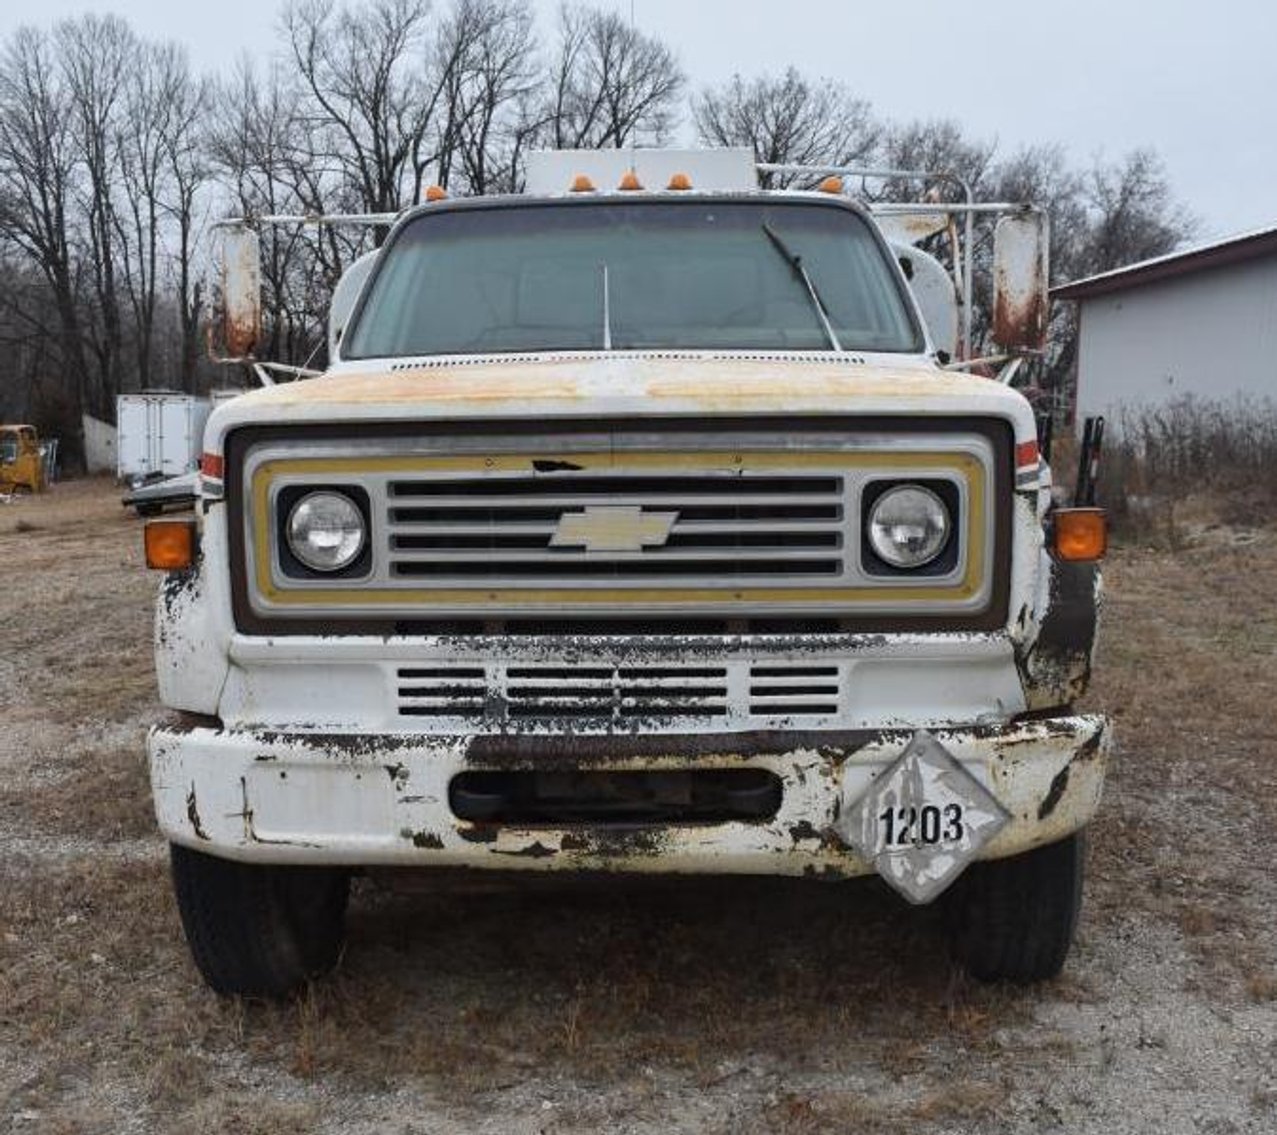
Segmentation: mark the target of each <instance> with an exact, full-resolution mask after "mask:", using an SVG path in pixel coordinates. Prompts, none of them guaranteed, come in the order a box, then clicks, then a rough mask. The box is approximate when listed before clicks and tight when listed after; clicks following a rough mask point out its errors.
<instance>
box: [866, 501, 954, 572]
mask: <svg viewBox="0 0 1277 1135" xmlns="http://www.w3.org/2000/svg"><path fill="white" fill-rule="evenodd" d="M869 490H870V491H867V492H866V494H865V497H864V499H863V501H862V513H861V514H862V544H863V548H864V552H865V559H866V568H867V570H868V571H869V572H870V573H871V574H878V575H914V574H926V575H932V574H937V573H943V572H945V571H947V570H949V568H950V567H952V566H953V565H952V563H951V562H950V561H952V560H953V559H954V557H955V555H956V549H957V543H958V540H957V534H958V531H959V524H958V519H959V518H958V499H957V494H956V493H955V491H954V486H953V485H952V483H951V482H948V481H933V480H925V481H923V480H908V481H890V482H878V483H877V484H876V485H871V486H869ZM911 505H912V507H913V508H914V509H918V508H921V509H922V510H924V511H925V512H926V513H927V515H926V516H925V517H923V518H922V519H923V520H924V523H925V527H926V529H927V534H926V539H925V541H924V542H923V543H922V544H921V545H920V546H919V547H918V548H915V549H913V550H908V549H905V548H904V547H902V545H901V543H900V542H899V541H893V540H892V539H891V537H890V535H889V534H888V533H887V530H886V528H887V526H886V525H882V524H880V521H882V520H883V519H884V518H883V513H884V512H886V511H887V510H890V509H892V508H893V507H894V508H895V509H896V510H897V514H898V515H899V513H901V512H904V513H905V514H907V513H908V512H909V509H910V506H911Z"/></svg>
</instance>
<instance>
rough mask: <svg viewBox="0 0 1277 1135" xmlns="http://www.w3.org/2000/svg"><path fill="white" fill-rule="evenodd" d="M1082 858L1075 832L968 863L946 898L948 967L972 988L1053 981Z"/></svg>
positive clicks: (1071, 927)
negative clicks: (956, 967) (974, 982)
mask: <svg viewBox="0 0 1277 1135" xmlns="http://www.w3.org/2000/svg"><path fill="white" fill-rule="evenodd" d="M1085 854H1086V837H1085V834H1084V832H1080V831H1079V832H1075V833H1073V835H1071V836H1068V837H1067V838H1066V839H1062V840H1060V841H1059V842H1058V843H1052V844H1047V845H1046V846H1045V847H1038V848H1035V849H1034V850H1032V851H1028V852H1025V853H1024V854H1022V855H1014V856H1011V857H1010V858H1009V859H995V860H990V861H988V862H985V863H976V864H974V865H973V866H972V867H971V868H970V869H969V870H968V871H967V872H966V874H965V875H964V876H963V877H962V878H961V879H960V880H959V881H958V883H957V884H956V885H955V886H954V888H953V890H952V891H951V892H950V894H949V895H948V896H947V898H946V908H947V909H946V915H947V922H948V933H949V949H950V953H951V954H952V955H953V958H954V960H955V961H956V962H958V963H959V964H960V965H961V966H962V967H963V968H964V969H966V970H967V972H968V973H970V974H971V976H972V977H974V978H976V979H978V980H980V981H1008V982H1013V983H1016V984H1020V985H1027V984H1030V983H1032V982H1035V981H1045V980H1046V979H1047V978H1051V977H1055V976H1056V975H1057V974H1058V973H1059V972H1060V970H1061V969H1062V968H1063V966H1064V959H1065V958H1066V957H1067V956H1068V952H1069V947H1070V946H1071V945H1072V943H1073V934H1074V931H1075V929H1076V928H1077V918H1078V912H1079V911H1080V909H1081V906H1082V878H1083V874H1084V866H1083V863H1084V859H1085Z"/></svg>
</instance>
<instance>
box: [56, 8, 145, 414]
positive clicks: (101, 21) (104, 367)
mask: <svg viewBox="0 0 1277 1135" xmlns="http://www.w3.org/2000/svg"><path fill="white" fill-rule="evenodd" d="M54 38H55V40H56V43H57V48H58V62H59V64H60V68H61V71H62V74H63V76H64V78H65V85H66V88H67V91H68V94H69V97H70V99H71V107H72V113H73V115H74V122H75V137H76V141H77V143H78V147H79V155H78V156H79V161H80V164H81V166H82V168H83V171H84V179H83V199H82V201H81V211H82V214H83V217H84V222H85V224H84V230H85V236H86V247H85V249H84V253H83V256H82V258H81V265H82V267H83V269H84V270H86V271H87V272H88V273H89V276H90V278H91V279H92V281H93V299H94V307H95V315H96V318H95V319H94V320H93V321H92V323H91V324H89V327H90V336H89V349H90V352H91V353H92V355H93V357H94V361H95V364H96V389H95V391H94V395H93V397H92V398H91V399H90V400H89V401H90V405H91V406H92V408H93V412H94V413H95V414H97V416H99V417H103V418H107V419H108V420H109V419H110V418H112V417H113V416H114V403H115V396H116V395H117V394H118V393H119V391H120V389H121V387H122V382H123V351H124V319H123V312H122V305H121V301H120V297H121V288H120V286H119V276H120V267H121V265H120V260H121V257H122V256H127V255H128V249H127V246H123V245H122V242H121V239H120V232H121V230H120V226H119V218H118V215H117V209H118V205H119V202H118V197H119V194H120V153H119V138H120V123H119V115H120V112H121V103H122V101H123V98H124V93H125V87H126V83H127V81H128V79H129V77H130V75H131V74H132V73H133V71H134V70H135V68H136V67H137V58H138V41H137V38H136V37H135V36H134V34H133V32H132V30H131V29H130V28H129V26H128V24H126V23H125V22H124V21H123V20H122V19H120V18H119V17H118V16H102V17H99V16H94V15H84V16H80V17H77V18H76V19H72V20H64V21H63V22H62V23H60V24H58V25H57V27H56V28H55V30H54Z"/></svg>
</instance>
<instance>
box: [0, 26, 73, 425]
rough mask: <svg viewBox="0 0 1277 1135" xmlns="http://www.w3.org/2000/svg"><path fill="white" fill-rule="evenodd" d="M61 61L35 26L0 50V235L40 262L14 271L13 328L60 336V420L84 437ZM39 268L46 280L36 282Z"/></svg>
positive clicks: (69, 138)
mask: <svg viewBox="0 0 1277 1135" xmlns="http://www.w3.org/2000/svg"><path fill="white" fill-rule="evenodd" d="M56 60H57V55H56V49H55V45H54V44H53V41H52V39H51V37H50V36H49V35H48V34H46V33H44V32H41V31H37V30H36V29H34V28H29V27H23V28H19V29H18V30H17V32H15V33H14V35H13V37H12V38H11V39H10V41H9V42H8V44H7V45H6V47H5V50H4V54H3V57H2V58H0V238H2V239H3V240H4V242H5V244H6V246H7V248H8V249H12V250H13V252H14V254H15V255H16V257H17V258H19V263H24V264H28V265H31V266H32V267H33V269H34V271H33V272H31V273H28V272H19V273H14V274H13V275H10V274H9V273H6V278H7V280H8V281H9V284H10V290H9V292H8V294H7V296H6V301H7V302H6V310H7V313H8V316H9V320H10V322H11V324H15V325H16V328H15V332H14V334H15V335H17V336H21V337H22V338H24V339H27V340H28V341H29V340H30V338H32V337H34V338H38V339H40V340H42V341H43V342H44V343H46V344H50V345H52V350H51V351H49V352H46V353H48V354H51V355H52V357H53V358H54V359H55V360H56V365H57V367H58V368H59V371H60V379H61V381H60V386H61V388H62V390H63V391H64V392H65V393H66V399H65V400H66V402H67V406H66V420H64V421H63V422H62V423H61V425H62V428H63V431H64V432H65V433H67V434H68V436H69V438H70V439H72V440H77V441H78V439H79V438H80V436H81V432H80V431H81V427H80V415H81V413H82V412H83V411H84V410H85V409H86V408H89V406H88V396H89V391H88V389H87V382H86V376H87V367H86V365H85V355H84V341H83V329H82V326H81V322H82V314H81V307H80V287H79V271H78V264H77V261H76V257H75V250H74V247H73V235H72V231H71V226H72V214H73V212H74V210H75V207H76V193H77V175H78V166H77V147H76V143H75V119H74V113H73V108H72V104H71V99H70V96H69V94H68V92H67V90H66V87H65V85H64V83H63V81H62V77H61V70H60V68H59V67H58V66H57V62H56ZM37 274H38V278H39V279H40V280H41V281H42V282H43V284H44V288H42V289H41V288H37V287H35V286H34V283H35V277H36V275H37ZM15 276H16V277H17V280H15ZM15 284H16V286H15ZM77 447H78V446H77Z"/></svg>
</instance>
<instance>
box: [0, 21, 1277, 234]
mask: <svg viewBox="0 0 1277 1135" xmlns="http://www.w3.org/2000/svg"><path fill="white" fill-rule="evenodd" d="M607 2H608V0H604V3H607ZM535 3H536V6H537V8H538V9H539V11H540V12H541V13H542V27H543V29H544V30H546V31H548V30H549V29H550V27H551V18H552V15H553V13H554V11H555V10H556V9H557V7H558V3H557V0H535ZM610 6H612V7H615V8H616V9H617V10H619V11H621V12H623V13H625V14H627V15H628V13H629V10H630V0H611V3H610ZM634 9H635V16H636V21H637V23H638V25H639V26H640V27H641V28H642V29H643V30H644V31H648V32H651V33H653V34H656V35H658V36H660V37H661V38H662V39H663V40H665V41H666V42H667V43H669V44H670V45H672V46H673V47H674V48H675V50H676V51H677V52H678V54H679V57H680V60H681V62H682V64H683V67H684V69H685V70H686V71H687V73H688V76H689V78H690V79H691V82H692V84H693V86H694V87H699V86H701V85H702V84H704V83H717V82H721V81H722V80H724V79H726V78H728V77H729V76H730V75H731V74H732V73H733V72H734V71H739V72H741V73H742V74H745V75H752V74H755V73H757V72H761V71H773V72H774V71H779V70H782V69H783V68H784V67H786V66H788V65H789V64H791V63H792V64H794V65H795V66H797V67H798V68H799V69H801V70H802V71H804V72H806V73H808V74H811V75H821V76H828V77H830V78H833V79H837V80H840V81H842V82H844V83H846V84H847V85H848V86H849V87H851V88H852V89H853V90H854V91H855V92H856V93H857V94H859V95H861V96H863V97H865V98H867V99H869V100H870V101H871V102H872V103H873V105H874V107H875V109H876V110H877V111H878V112H879V113H880V114H881V115H882V116H884V117H887V118H892V119H902V118H915V117H953V118H956V119H958V120H959V121H961V122H962V123H963V124H964V125H965V126H966V127H967V129H968V130H969V132H971V133H972V134H974V135H976V136H979V137H982V138H988V139H994V140H996V141H997V142H998V143H999V146H1000V149H1001V151H1002V152H1006V151H1008V150H1011V149H1015V148H1016V147H1018V146H1020V145H1023V144H1027V143H1038V142H1062V143H1064V144H1065V145H1066V146H1067V147H1068V148H1069V150H1070V151H1071V152H1072V155H1073V157H1074V159H1075V160H1076V161H1077V162H1079V163H1082V164H1085V163H1086V162H1088V161H1089V159H1090V158H1091V157H1092V156H1093V155H1096V154H1102V155H1104V156H1105V157H1109V158H1117V157H1119V156H1120V155H1121V154H1123V153H1125V152H1126V151H1127V150H1130V149H1132V148H1134V147H1135V146H1139V145H1151V146H1154V147H1156V148H1157V150H1158V151H1159V152H1160V153H1161V154H1162V156H1163V158H1164V159H1165V160H1166V163H1167V167H1168V169H1169V171H1170V175H1171V179H1172V183H1173V185H1174V188H1175V191H1176V193H1177V194H1178V195H1179V197H1180V198H1181V199H1182V200H1183V201H1184V202H1185V203H1186V204H1187V205H1188V206H1189V208H1190V209H1191V210H1192V211H1193V212H1194V213H1195V214H1196V215H1197V216H1198V217H1199V218H1200V220H1201V222H1202V231H1201V234H1200V235H1201V236H1202V237H1203V238H1210V237H1215V236H1219V235H1223V234H1226V233H1232V232H1238V231H1242V230H1245V229H1250V228H1258V227H1261V226H1266V225H1277V191H1274V187H1275V186H1277V61H1275V60H1274V49H1275V48H1277V3H1275V2H1274V0H1214V2H1213V3H1205V2H1203V0H1158V2H1156V3H1150V2H1149V0H1057V2H1056V3H1054V4H1045V3H1042V2H1040V0H1020V2H1019V3H1011V2H1010V0H948V2H944V3H942V2H939V0H911V2H910V3H907V4H906V3H900V2H899V0H875V2H874V3H866V2H865V0H634ZM86 10H92V11H97V12H108V11H114V12H117V13H119V14H120V15H123V16H125V17H126V18H128V19H129V21H130V22H131V23H132V24H133V26H134V28H135V29H136V30H137V31H138V32H140V33H142V34H145V35H148V36H151V37H155V38H172V39H177V40H179V41H181V42H182V43H185V44H186V45H187V46H188V47H189V49H190V52H191V56H192V59H193V61H194V62H195V63H196V64H197V65H199V66H201V67H203V68H206V69H209V70H219V69H222V68H224V67H226V66H227V65H228V64H229V63H230V61H231V60H233V59H234V58H235V57H236V56H237V55H238V54H240V53H241V52H244V51H247V52H251V53H254V54H264V53H267V52H269V51H270V50H272V48H273V46H274V43H275V35H274V33H275V29H276V23H277V13H278V10H279V6H278V4H277V3H275V0H3V2H2V5H0V32H2V33H3V34H4V35H6V36H7V34H8V33H9V32H10V31H12V30H13V28H14V27H16V26H17V25H18V24H20V23H37V24H41V23H48V22H50V21H52V20H55V19H57V18H59V17H61V16H64V15H70V14H75V13H78V12H82V11H86Z"/></svg>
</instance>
